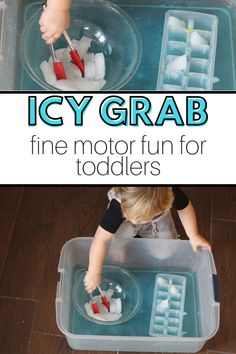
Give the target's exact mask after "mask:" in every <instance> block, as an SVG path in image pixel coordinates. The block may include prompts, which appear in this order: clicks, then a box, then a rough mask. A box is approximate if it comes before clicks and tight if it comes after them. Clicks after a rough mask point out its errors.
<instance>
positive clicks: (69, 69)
mask: <svg viewBox="0 0 236 354" xmlns="http://www.w3.org/2000/svg"><path fill="white" fill-rule="evenodd" d="M64 68H65V72H66V77H67V79H74V78H78V77H79V78H81V77H82V73H81V71H80V70H79V68H78V67H77V66H76V65H75V64H74V63H68V62H67V63H65V64H64Z"/></svg>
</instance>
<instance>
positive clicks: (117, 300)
mask: <svg viewBox="0 0 236 354" xmlns="http://www.w3.org/2000/svg"><path fill="white" fill-rule="evenodd" d="M121 311H122V302H121V299H116V312H117V313H121Z"/></svg>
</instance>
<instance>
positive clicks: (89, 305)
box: [84, 302, 94, 317]
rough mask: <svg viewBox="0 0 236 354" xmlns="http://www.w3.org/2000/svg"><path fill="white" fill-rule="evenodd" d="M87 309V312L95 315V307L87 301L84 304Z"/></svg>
mask: <svg viewBox="0 0 236 354" xmlns="http://www.w3.org/2000/svg"><path fill="white" fill-rule="evenodd" d="M84 307H85V310H86V312H87V314H88V315H89V316H91V317H93V315H94V313H93V309H92V306H91V303H88V302H86V304H84Z"/></svg>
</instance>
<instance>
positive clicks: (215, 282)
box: [212, 274, 220, 303]
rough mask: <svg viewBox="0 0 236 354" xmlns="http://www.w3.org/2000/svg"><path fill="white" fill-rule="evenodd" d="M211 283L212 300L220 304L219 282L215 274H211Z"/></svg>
mask: <svg viewBox="0 0 236 354" xmlns="http://www.w3.org/2000/svg"><path fill="white" fill-rule="evenodd" d="M212 283H213V292H214V300H215V302H217V303H220V282H219V277H218V275H217V274H212Z"/></svg>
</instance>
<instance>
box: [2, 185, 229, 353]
mask: <svg viewBox="0 0 236 354" xmlns="http://www.w3.org/2000/svg"><path fill="white" fill-rule="evenodd" d="M108 189H109V188H108V187H1V188H0V202H1V203H0V353H1V354H75V353H78V352H76V351H73V350H72V349H70V348H69V347H68V345H67V343H66V340H65V339H64V337H63V335H62V334H61V333H60V332H59V330H58V329H57V326H56V323H55V310H54V299H55V292H56V283H57V280H58V274H57V264H58V258H59V252H60V250H61V248H62V246H63V244H64V243H65V242H66V241H67V240H69V239H70V238H73V237H75V236H93V234H94V232H95V230H96V227H97V225H98V223H99V221H100V218H101V216H102V215H103V212H104V210H105V208H106V205H107V197H106V192H107V190H108ZM183 189H184V190H185V191H186V192H187V193H188V195H189V197H190V199H191V200H192V202H193V204H194V205H195V208H196V210H197V214H198V219H199V227H200V230H201V232H202V233H203V234H204V235H205V237H206V238H208V239H209V240H210V241H211V242H212V245H213V252H214V257H215V262H216V265H217V270H218V273H219V277H220V283H221V323H220V329H219V332H218V333H217V335H216V336H215V337H214V338H213V339H212V340H210V341H209V342H208V343H207V344H206V345H205V347H204V350H203V351H202V353H216V352H217V353H235V354H236V300H235V295H236V280H235V279H236V278H235V274H236V187H185V188H183ZM177 225H178V228H179V230H180V232H181V233H182V230H181V227H180V226H179V223H178V222H177ZM81 353H82V352H81ZM84 353H87V352H84ZM88 353H92V352H88Z"/></svg>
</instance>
